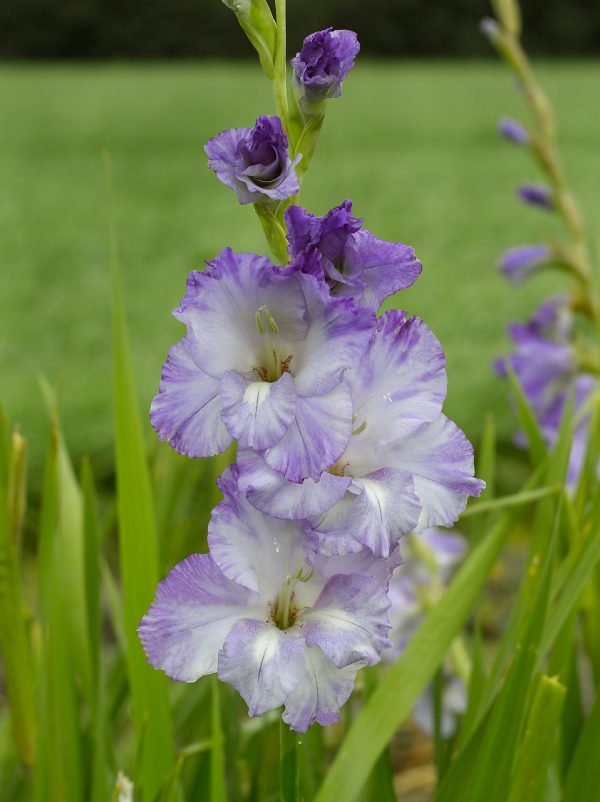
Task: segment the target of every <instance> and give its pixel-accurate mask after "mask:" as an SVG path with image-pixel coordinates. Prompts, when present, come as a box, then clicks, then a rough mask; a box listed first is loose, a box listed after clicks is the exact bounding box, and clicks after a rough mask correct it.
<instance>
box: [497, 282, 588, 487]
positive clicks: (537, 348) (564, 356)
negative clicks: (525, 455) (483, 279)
mask: <svg viewBox="0 0 600 802" xmlns="http://www.w3.org/2000/svg"><path fill="white" fill-rule="evenodd" d="M509 333H510V336H511V338H512V340H513V342H514V344H515V351H514V353H513V354H512V355H510V356H509V357H508V361H509V362H510V364H511V366H512V368H513V370H514V371H515V373H516V375H517V378H518V379H519V382H520V384H521V386H522V388H523V391H524V392H525V395H526V396H527V399H528V400H529V403H530V404H531V407H532V409H533V411H534V413H535V416H536V418H537V420H538V423H539V425H540V430H541V432H542V435H543V436H544V439H545V441H546V443H547V445H548V446H550V447H552V446H553V445H554V444H555V442H556V439H557V437H558V431H559V428H560V423H561V419H562V415H563V412H564V409H565V405H566V403H567V400H568V399H569V396H570V395H572V396H573V402H574V412H575V414H577V413H578V411H579V410H581V409H582V408H583V406H584V404H585V403H586V401H587V400H588V398H589V397H590V395H591V393H592V392H593V391H594V389H595V388H596V387H597V380H596V379H595V378H594V377H593V376H591V375H589V374H587V373H584V372H581V371H580V369H579V368H578V365H577V358H576V353H575V349H574V346H573V342H572V333H573V316H572V312H571V309H570V306H569V299H568V297H567V296H563V295H561V296H557V297H555V298H551V299H550V300H549V301H546V302H545V303H544V304H542V306H541V307H540V308H539V309H538V310H537V312H536V313H535V314H534V315H533V317H532V318H531V320H530V321H529V322H528V323H526V324H525V325H522V324H518V323H513V324H512V325H511V326H510V327H509ZM496 370H497V372H498V374H499V375H500V376H506V366H505V363H504V360H498V361H497V363H496ZM588 429H589V415H583V416H582V417H581V420H580V421H579V423H578V425H577V427H576V430H575V433H574V441H573V448H572V452H571V459H570V463H569V471H568V478H567V482H568V484H569V485H570V486H572V485H573V484H574V483H575V482H576V481H577V478H578V476H579V473H580V471H581V467H582V464H583V459H584V456H585V447H586V442H587V434H588ZM516 440H517V443H518V444H519V445H521V446H526V444H527V443H526V440H525V436H524V434H523V433H522V432H519V433H518V434H517V438H516Z"/></svg>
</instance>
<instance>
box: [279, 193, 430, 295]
mask: <svg viewBox="0 0 600 802" xmlns="http://www.w3.org/2000/svg"><path fill="white" fill-rule="evenodd" d="M285 221H286V223H287V227H288V241H289V248H288V250H289V252H290V255H291V256H292V258H295V259H297V260H298V261H299V262H300V263H301V264H302V261H303V257H306V256H307V255H313V254H314V253H316V254H318V257H319V259H318V260H315V259H314V258H310V259H308V260H306V261H307V265H306V266H305V268H304V269H309V270H311V271H312V272H314V273H315V274H316V275H317V276H318V277H319V278H320V279H323V280H325V281H326V282H327V284H328V285H329V287H330V288H331V291H332V294H333V295H336V296H349V297H352V298H354V299H355V300H356V302H357V303H359V304H360V305H362V306H371V307H373V308H374V309H378V308H379V306H380V305H381V302H382V301H383V300H384V299H385V298H387V297H388V295H391V294H392V293H394V292H397V291H398V290H403V289H405V288H406V287H410V285H411V284H413V282H415V281H416V280H417V278H418V277H419V275H420V273H421V263H420V262H419V260H418V259H417V258H416V257H415V252H414V250H413V249H412V248H411V247H410V246H408V245H402V244H401V243H396V242H386V241H385V240H381V239H378V238H377V237H375V236H374V235H373V234H372V233H371V232H370V231H367V230H362V229H361V224H362V220H361V219H360V218H359V217H353V216H352V201H349V200H347V201H344V203H342V204H341V205H340V206H336V207H335V208H334V209H331V211H329V212H327V214H325V215H323V217H315V215H312V214H309V213H308V212H307V211H306V209H303V208H302V207H301V206H290V208H289V209H287V211H286V213H285Z"/></svg>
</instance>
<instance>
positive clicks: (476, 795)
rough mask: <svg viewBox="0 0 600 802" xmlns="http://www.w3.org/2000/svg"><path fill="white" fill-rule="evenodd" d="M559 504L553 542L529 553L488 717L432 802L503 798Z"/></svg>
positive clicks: (539, 625)
mask: <svg viewBox="0 0 600 802" xmlns="http://www.w3.org/2000/svg"><path fill="white" fill-rule="evenodd" d="M559 522H560V504H559V505H558V507H557V509H556V511H555V516H554V528H553V535H552V539H551V543H550V545H549V547H548V548H547V549H546V550H545V552H543V553H538V554H535V553H534V555H533V557H532V559H531V562H530V564H529V569H528V573H527V580H526V582H525V584H524V587H523V590H522V591H521V595H522V597H523V598H524V599H525V615H524V616H523V618H522V620H521V625H520V628H519V636H518V638H517V647H516V650H515V657H514V660H513V662H512V664H511V667H510V670H509V672H508V675H507V678H506V681H505V683H504V685H503V687H502V690H501V691H500V693H499V694H498V697H497V698H496V700H495V702H494V704H493V706H492V708H491V710H490V713H489V716H488V717H487V718H486V719H485V720H484V721H483V723H482V726H481V727H480V728H479V729H478V730H476V731H475V733H474V735H473V737H472V738H471V743H467V745H466V747H465V749H464V750H463V752H462V753H459V755H458V757H457V758H456V759H455V760H454V762H453V764H452V767H451V769H450V770H449V771H448V774H447V775H446V777H445V779H444V781H443V782H442V784H441V785H440V788H439V790H438V794H437V796H436V802H452V800H456V799H462V798H467V795H468V798H471V799H474V800H475V799H485V800H486V802H505V800H506V799H507V796H508V793H509V792H510V777H511V771H512V766H513V761H514V758H515V753H516V749H517V744H518V741H519V732H520V729H521V725H522V721H523V720H524V716H525V712H526V710H527V697H528V691H529V688H530V686H531V683H532V678H533V675H534V672H535V668H536V660H537V654H538V644H539V640H540V638H541V633H542V629H543V624H544V621H545V619H546V617H547V612H548V605H549V599H550V586H551V578H552V567H553V562H554V553H555V549H556V544H557V541H558V527H559Z"/></svg>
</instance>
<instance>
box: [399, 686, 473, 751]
mask: <svg viewBox="0 0 600 802" xmlns="http://www.w3.org/2000/svg"><path fill="white" fill-rule="evenodd" d="M441 697H442V698H441V702H442V703H441V710H440V735H441V736H442V738H451V737H452V736H453V735H454V733H455V732H456V728H457V726H458V719H459V716H461V715H462V714H463V713H464V712H465V710H466V709H467V702H468V695H467V689H466V687H465V683H464V682H463V681H462V679H461V678H460V677H453V676H452V675H451V674H450V673H449V672H447V671H444V672H443V673H442V689H441ZM412 718H413V721H414V723H415V724H416V725H417V727H419V729H421V730H423V732H425V733H427V735H430V736H432V735H433V734H434V732H435V703H434V693H433V685H428V686H427V688H426V689H425V691H424V692H423V693H422V694H421V696H420V697H419V698H418V699H417V701H416V703H415V706H414V707H413V709H412Z"/></svg>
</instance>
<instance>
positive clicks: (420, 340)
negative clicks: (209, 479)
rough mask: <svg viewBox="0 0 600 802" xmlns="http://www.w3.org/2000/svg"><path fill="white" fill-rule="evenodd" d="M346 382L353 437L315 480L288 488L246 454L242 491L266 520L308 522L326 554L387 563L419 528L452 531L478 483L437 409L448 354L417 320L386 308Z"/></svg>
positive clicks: (465, 445) (469, 453)
mask: <svg viewBox="0 0 600 802" xmlns="http://www.w3.org/2000/svg"><path fill="white" fill-rule="evenodd" d="M345 382H346V383H347V385H348V387H349V389H350V392H351V398H352V405H353V410H354V419H353V433H352V437H351V438H350V442H349V444H348V446H347V448H346V450H345V451H344V453H343V455H341V456H340V457H339V459H338V460H337V461H336V462H335V463H333V464H331V465H330V466H328V468H327V470H325V471H324V472H323V474H322V475H321V477H320V478H319V479H318V481H305V482H304V483H302V484H294V483H291V482H287V481H286V480H285V477H283V476H282V475H281V474H280V473H277V472H276V471H274V470H272V469H270V467H269V465H268V464H267V461H266V459H265V458H264V457H263V456H262V455H261V454H260V453H254V452H249V451H242V452H240V454H239V455H238V465H239V469H240V486H241V488H242V490H243V491H244V492H245V493H246V494H247V497H248V500H249V501H250V503H251V504H253V505H255V506H256V507H257V508H258V509H261V510H263V511H264V512H266V513H268V514H270V515H274V516H276V517H281V518H295V519H307V520H306V522H305V524H304V526H305V528H306V531H307V533H308V534H309V536H310V538H311V540H312V541H313V542H314V545H315V548H316V549H317V550H318V551H320V552H322V553H325V554H347V553H349V552H355V551H360V550H362V549H364V548H365V547H366V548H368V549H370V550H371V551H372V553H373V554H374V555H376V556H383V557H386V556H387V555H388V554H390V553H391V552H392V551H393V549H394V547H395V546H396V544H397V542H398V540H399V538H400V537H401V536H402V535H403V534H406V533H407V532H410V531H411V530H413V529H414V528H415V527H417V528H419V529H423V528H426V527H429V526H433V525H446V526H451V525H452V524H453V523H454V521H455V520H456V518H457V517H458V515H459V514H460V512H461V511H462V510H463V509H464V507H465V505H466V503H467V499H468V497H469V496H473V495H479V493H480V492H481V490H482V489H483V487H484V484H483V482H481V481H479V480H478V479H475V478H474V477H473V449H472V447H471V445H470V443H469V442H468V440H467V439H466V437H465V436H464V434H463V433H462V432H461V430H460V429H459V428H458V427H457V426H455V424H454V423H452V422H451V421H450V420H448V418H446V416H445V415H443V413H442V411H441V410H442V404H443V401H444V398H445V396H446V371H445V359H444V353H443V351H442V348H441V345H440V343H439V341H438V340H437V338H436V337H435V336H434V335H433V333H432V332H431V331H430V330H429V329H428V328H427V326H426V325H425V324H424V323H423V321H421V320H419V319H418V318H415V317H412V318H407V316H406V313H405V312H401V311H398V310H389V311H387V312H385V313H384V314H383V315H382V316H381V317H380V318H379V320H378V321H377V329H376V332H375V334H374V336H373V338H372V340H371V344H370V346H369V348H368V350H367V352H366V353H365V355H364V357H363V359H362V361H361V362H360V364H359V365H358V366H357V367H356V368H354V369H353V370H350V371H347V372H346V376H345Z"/></svg>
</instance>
